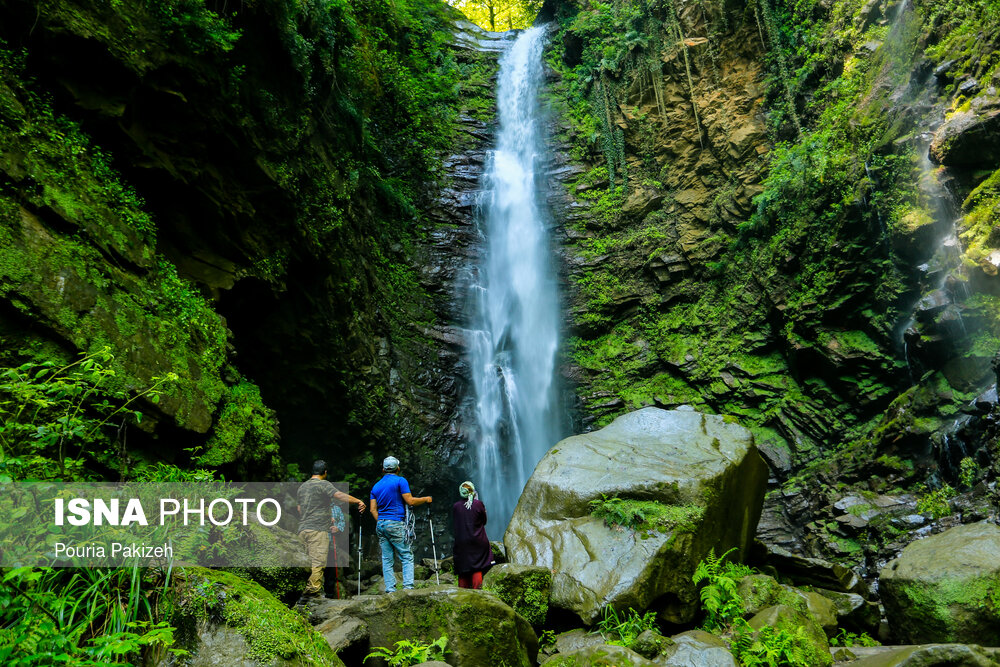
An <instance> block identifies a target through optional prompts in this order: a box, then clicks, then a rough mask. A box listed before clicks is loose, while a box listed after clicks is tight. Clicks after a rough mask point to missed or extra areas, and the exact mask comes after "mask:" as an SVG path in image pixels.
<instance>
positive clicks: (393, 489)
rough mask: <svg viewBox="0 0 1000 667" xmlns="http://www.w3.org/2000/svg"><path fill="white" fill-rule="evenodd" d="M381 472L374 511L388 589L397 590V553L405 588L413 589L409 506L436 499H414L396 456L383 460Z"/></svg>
mask: <svg viewBox="0 0 1000 667" xmlns="http://www.w3.org/2000/svg"><path fill="white" fill-rule="evenodd" d="M382 472H383V473H385V474H384V475H382V479H380V480H379V481H377V482H376V483H375V486H373V487H372V493H371V510H372V516H373V517H375V533H376V534H377V535H378V543H379V546H381V547H382V577H383V578H384V579H385V592H386V593H393V592H395V590H396V574H395V573H394V572H393V570H392V566H393V562H394V556H395V555H397V554H398V555H399V562H401V563H402V564H403V588H404V589H408V588H413V552H411V551H410V547H409V545H408V544H406V539H405V537H406V528H405V525H404V519H405V518H406V505H409V506H411V507H416V506H417V505H423V504H424V503H429V502H432V500H433V498H431V497H430V496H424V497H422V498H414V497H413V496H412V495H410V485H409V483H408V482H407V481H406V478H405V477H402V476H401V475H400V474H399V459H397V458H396V457H395V456H387V457H386V458H385V460H384V461H382Z"/></svg>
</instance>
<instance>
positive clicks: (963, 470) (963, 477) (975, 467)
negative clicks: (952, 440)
mask: <svg viewBox="0 0 1000 667" xmlns="http://www.w3.org/2000/svg"><path fill="white" fill-rule="evenodd" d="M980 472H981V469H980V467H979V464H978V463H976V460H975V459H973V458H972V457H970V456H966V457H965V458H964V459H962V460H961V461H960V462H959V464H958V483H959V484H961V485H962V486H964V487H970V486H972V485H973V484H975V483H976V480H977V479H979V473H980Z"/></svg>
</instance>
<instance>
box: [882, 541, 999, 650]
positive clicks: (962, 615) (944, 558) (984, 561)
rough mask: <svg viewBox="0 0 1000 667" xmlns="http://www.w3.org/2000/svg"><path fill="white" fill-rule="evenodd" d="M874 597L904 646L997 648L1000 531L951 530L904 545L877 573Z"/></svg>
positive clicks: (892, 630)
mask: <svg viewBox="0 0 1000 667" xmlns="http://www.w3.org/2000/svg"><path fill="white" fill-rule="evenodd" d="M879 591H880V594H881V596H882V602H883V604H884V605H885V613H886V618H887V620H888V622H889V628H890V632H892V634H893V635H894V636H896V637H897V638H898V639H900V640H901V641H903V642H906V643H913V644H917V643H922V642H958V643H975V644H981V645H987V646H998V645H1000V527H998V526H996V525H995V524H992V523H986V522H983V523H974V524H968V525H965V526H956V527H955V528H952V529H950V530H946V531H945V532H943V533H940V534H938V535H932V536H930V537H925V538H923V539H921V540H918V541H916V542H913V543H911V544H909V545H908V546H907V547H906V548H905V549H903V551H902V553H901V554H900V555H899V558H897V559H896V560H894V561H892V562H891V563H889V564H888V565H886V566H885V567H884V568H882V571H881V573H880V574H879Z"/></svg>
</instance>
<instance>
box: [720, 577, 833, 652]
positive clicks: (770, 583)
mask: <svg viewBox="0 0 1000 667" xmlns="http://www.w3.org/2000/svg"><path fill="white" fill-rule="evenodd" d="M737 592H738V593H739V594H740V597H741V598H743V604H744V610H745V614H746V615H749V616H752V615H754V614H756V613H757V612H759V611H761V610H762V609H764V608H766V607H771V606H774V605H778V604H784V605H788V606H789V607H791V608H793V609H795V611H797V612H799V613H800V614H804V615H806V616H809V617H810V618H812V620H813V621H815V622H816V623H817V624H818V625H819V626H820V627H821V628H823V631H824V632H825V633H826V636H827V637H832V636H833V635H835V634H837V625H838V624H837V609H836V607H835V606H834V604H833V601H832V600H829V599H828V598H826V597H824V596H822V595H820V594H819V593H814V592H812V591H804V590H802V589H799V588H795V587H793V586H786V585H784V584H779V583H778V581H777V580H776V579H775V578H774V577H769V576H767V575H766V574H752V575H749V576H746V577H743V578H742V579H740V582H739V585H738V588H737Z"/></svg>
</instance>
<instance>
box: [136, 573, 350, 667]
mask: <svg viewBox="0 0 1000 667" xmlns="http://www.w3.org/2000/svg"><path fill="white" fill-rule="evenodd" d="M174 582H175V583H174V587H175V590H176V593H177V606H176V608H175V610H174V612H173V615H172V616H171V618H170V622H171V623H172V624H173V625H175V626H176V627H177V629H178V632H177V638H178V645H179V646H180V647H181V648H184V649H186V650H188V651H190V652H191V657H190V660H189V661H188V662H187V663H185V664H188V665H195V666H206V667H207V666H208V665H212V666H213V667H248V666H255V665H275V666H281V667H299V666H301V667H307V666H309V665H317V664H323V665H334V666H337V665H340V666H341V667H343V664H344V663H343V662H341V660H340V658H338V657H337V654H336V653H334V651H333V649H331V648H330V646H329V645H328V644H327V642H326V641H325V640H324V639H323V637H322V636H320V634H319V633H317V632H316V631H315V630H314V629H313V628H312V626H311V625H309V623H308V622H307V621H306V620H305V619H303V618H302V617H301V616H299V615H298V614H296V613H295V612H293V611H292V610H290V609H289V608H288V607H286V606H285V605H283V604H282V603H281V602H280V601H279V600H278V599H277V598H275V597H274V596H273V595H271V594H270V593H268V592H267V591H266V590H264V589H263V588H262V587H261V586H260V585H259V584H256V583H254V582H252V581H247V580H246V579H243V578H241V577H239V576H237V575H235V574H233V573H231V572H223V571H218V570H209V569H206V568H200V567H185V568H182V569H178V570H175V572H174ZM164 660H165V661H161V662H159V663H156V664H159V665H167V664H171V663H170V662H169V659H168V658H165V659H164Z"/></svg>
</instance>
